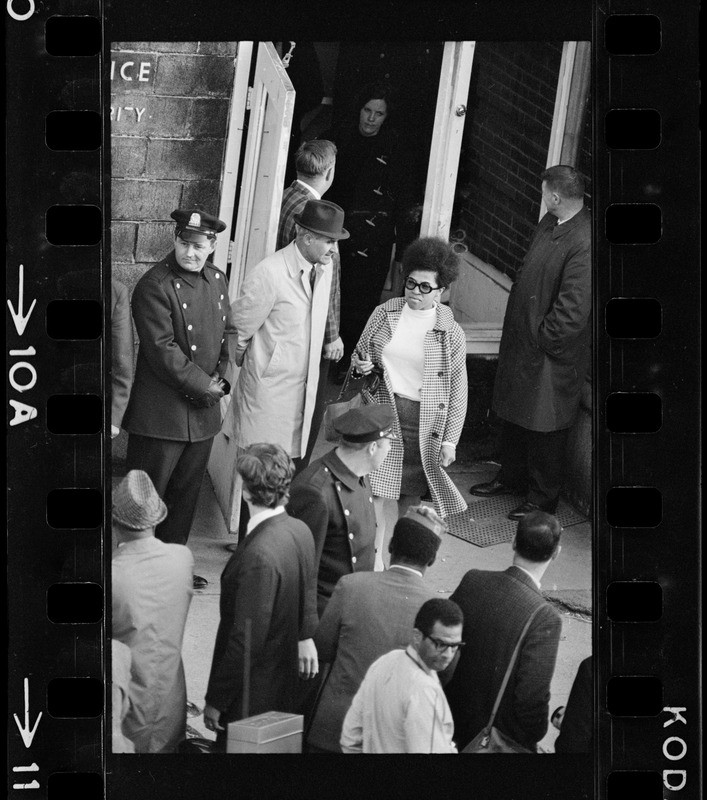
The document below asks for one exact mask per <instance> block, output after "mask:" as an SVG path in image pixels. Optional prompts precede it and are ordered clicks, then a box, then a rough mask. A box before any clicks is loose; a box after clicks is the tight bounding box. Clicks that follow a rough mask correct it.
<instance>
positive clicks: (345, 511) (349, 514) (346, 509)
mask: <svg viewBox="0 0 707 800" xmlns="http://www.w3.org/2000/svg"><path fill="white" fill-rule="evenodd" d="M344 516H346V517H349V516H351V512H350V511H349V510H348V508H345V509H344Z"/></svg>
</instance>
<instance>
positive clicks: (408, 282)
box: [405, 278, 440, 294]
mask: <svg viewBox="0 0 707 800" xmlns="http://www.w3.org/2000/svg"><path fill="white" fill-rule="evenodd" d="M405 288H406V289H409V290H410V291H411V292H412V291H413V290H414V289H419V290H420V291H421V292H422V294H429V293H430V292H433V291H434V290H435V289H439V288H440V287H439V286H430V284H429V283H427V282H424V283H418V282H417V281H415V280H413V279H412V278H406V279H405Z"/></svg>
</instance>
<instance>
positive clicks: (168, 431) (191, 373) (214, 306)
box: [123, 209, 230, 586]
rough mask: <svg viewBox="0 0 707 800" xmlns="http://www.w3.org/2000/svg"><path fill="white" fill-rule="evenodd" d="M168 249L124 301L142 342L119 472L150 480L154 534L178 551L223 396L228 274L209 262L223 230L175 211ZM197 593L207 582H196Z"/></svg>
mask: <svg viewBox="0 0 707 800" xmlns="http://www.w3.org/2000/svg"><path fill="white" fill-rule="evenodd" d="M171 216H172V218H173V219H174V220H175V221H176V223H177V225H176V230H175V236H174V249H173V250H172V252H171V253H169V255H167V256H166V257H165V258H163V259H162V261H160V262H158V263H157V264H155V265H154V266H153V267H151V268H150V269H149V270H148V271H147V272H146V273H145V274H144V275H143V276H142V278H141V279H140V280H139V281H138V283H137V286H136V287H135V290H134V291H133V297H132V312H133V320H134V322H135V328H136V329H137V333H138V336H139V338H140V347H139V350H138V357H137V365H136V368H135V378H134V381H133V387H132V392H131V395H130V402H129V403H128V408H127V410H126V412H125V416H124V418H123V427H124V428H125V429H126V430H127V431H128V434H129V436H128V449H127V468H128V470H131V469H142V470H144V471H145V472H147V474H148V475H149V476H150V478H151V479H152V482H153V483H154V485H155V488H156V489H157V492H158V494H159V495H160V496H161V497H162V498H163V499H164V501H165V503H166V504H167V508H168V509H169V515H168V516H167V519H166V520H165V521H164V522H163V523H161V524H160V525H158V527H157V531H156V535H157V537H158V538H159V539H161V540H162V541H164V542H174V543H177V544H186V542H187V538H188V536H189V530H190V528H191V525H192V521H193V519H194V514H195V511H196V503H197V499H198V496H199V489H200V487H201V482H202V479H203V476H204V472H205V470H206V465H207V463H208V460H209V454H210V452H211V445H212V442H213V438H214V436H215V435H216V434H217V433H218V431H219V430H220V427H221V413H220V408H219V400H220V399H221V398H222V397H223V396H224V395H225V394H227V393H228V392H229V391H230V385H229V383H228V381H227V380H226V379H225V377H224V375H225V373H226V368H227V365H228V344H227V338H226V334H227V326H228V318H229V300H228V284H227V282H226V276H225V275H224V273H223V272H221V271H220V270H219V269H217V268H216V267H215V266H214V265H213V264H212V263H211V262H210V261H209V260H208V259H209V256H210V255H211V253H213V251H214V249H215V247H216V234H217V233H219V232H220V231H223V230H224V229H225V228H226V224H225V223H224V222H222V221H221V220H219V219H216V217H213V216H212V215H211V214H207V213H206V212H204V211H201V210H199V209H193V210H191V209H189V210H187V209H178V210H177V211H174V212H173V213H172V215H171ZM194 580H195V586H204V585H205V584H206V581H205V580H204V579H203V578H200V577H199V576H195V579H194Z"/></svg>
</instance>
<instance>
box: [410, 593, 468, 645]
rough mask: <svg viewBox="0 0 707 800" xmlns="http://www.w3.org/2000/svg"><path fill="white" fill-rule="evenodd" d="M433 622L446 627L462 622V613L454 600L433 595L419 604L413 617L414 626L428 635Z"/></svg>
mask: <svg viewBox="0 0 707 800" xmlns="http://www.w3.org/2000/svg"><path fill="white" fill-rule="evenodd" d="M435 622H441V623H442V625H444V626H445V627H447V628H450V627H452V625H463V624H464V613H463V612H462V610H461V608H459V606H458V605H457V604H456V603H455V602H454V600H443V599H442V598H440V597H433V598H432V600H427V602H425V603H423V604H422V605H421V606H420V610H419V611H418V612H417V616H416V617H415V627H416V628H417V630H418V631H420V632H421V633H423V634H424V635H425V636H429V635H430V633H431V632H432V628H434V626H435Z"/></svg>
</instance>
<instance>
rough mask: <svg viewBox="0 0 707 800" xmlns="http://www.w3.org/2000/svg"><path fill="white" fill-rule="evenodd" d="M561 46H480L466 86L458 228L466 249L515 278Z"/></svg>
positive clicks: (531, 214)
mask: <svg viewBox="0 0 707 800" xmlns="http://www.w3.org/2000/svg"><path fill="white" fill-rule="evenodd" d="M561 57H562V43H561V42H513V43H509V42H503V43H496V42H478V43H477V45H476V50H475V53H474V67H473V70H472V76H471V85H470V88H469V103H468V112H467V123H466V129H465V132H464V142H463V145H462V154H461V163H460V180H461V181H463V183H464V191H463V196H464V200H463V201H462V204H461V208H460V210H459V218H458V225H459V227H460V228H461V229H462V230H464V231H465V233H466V235H467V238H466V242H467V244H468V246H469V249H470V250H471V251H472V252H473V253H474V255H476V256H478V257H479V258H480V259H482V260H483V261H485V262H487V263H488V264H491V265H492V266H493V267H495V268H496V269H498V270H499V271H500V272H502V273H504V274H506V275H509V276H510V277H514V275H515V273H516V271H517V268H518V266H519V265H520V263H521V261H522V258H523V255H524V253H525V250H526V248H527V244H528V241H529V239H530V236H531V234H532V232H533V229H534V227H535V225H536V224H537V220H538V214H539V213H540V181H539V178H538V175H539V173H540V172H541V171H542V170H543V169H545V164H546V159H547V150H548V145H549V142H550V132H551V128H552V116H553V109H554V104H555V94H556V91H557V80H558V76H559V69H560V60H561Z"/></svg>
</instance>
